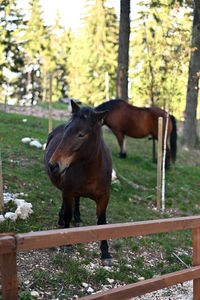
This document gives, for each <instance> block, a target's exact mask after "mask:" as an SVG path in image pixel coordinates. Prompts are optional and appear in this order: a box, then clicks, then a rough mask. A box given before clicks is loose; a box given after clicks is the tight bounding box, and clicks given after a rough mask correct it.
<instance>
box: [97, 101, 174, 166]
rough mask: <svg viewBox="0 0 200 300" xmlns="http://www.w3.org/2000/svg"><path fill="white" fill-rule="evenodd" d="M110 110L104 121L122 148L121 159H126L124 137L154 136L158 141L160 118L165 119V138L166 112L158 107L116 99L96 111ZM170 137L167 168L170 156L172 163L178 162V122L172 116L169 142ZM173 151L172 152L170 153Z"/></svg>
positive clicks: (169, 127)
mask: <svg viewBox="0 0 200 300" xmlns="http://www.w3.org/2000/svg"><path fill="white" fill-rule="evenodd" d="M101 110H108V113H107V114H106V117H105V119H104V124H106V125H107V126H108V127H109V128H110V129H111V130H112V132H113V133H114V134H115V135H116V137H117V140H118V143H119V146H120V153H119V157H120V158H125V157H126V151H125V145H124V136H125V135H127V136H130V137H134V138H144V137H146V136H149V135H151V136H153V138H155V139H158V118H159V117H163V137H164V132H165V126H166V115H167V113H166V111H164V110H162V109H160V108H157V107H150V108H145V107H136V106H133V105H130V104H128V103H127V102H125V101H123V100H120V99H116V100H110V101H107V102H104V103H102V104H101V105H99V106H97V107H96V108H95V111H101ZM169 136H170V148H171V149H169V147H168V144H167V145H166V162H165V166H166V168H168V167H169V165H170V155H171V158H172V161H173V162H175V160H176V149H177V147H176V140H177V133H176V120H175V118H174V117H173V116H172V115H170V116H169V122H168V131H167V140H168V137H169ZM170 150H171V151H170Z"/></svg>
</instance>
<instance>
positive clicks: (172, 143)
mask: <svg viewBox="0 0 200 300" xmlns="http://www.w3.org/2000/svg"><path fill="white" fill-rule="evenodd" d="M170 119H171V121H172V132H171V134H170V152H171V158H172V162H173V163H174V162H175V161H176V152H177V128H176V119H175V117H174V116H172V115H170Z"/></svg>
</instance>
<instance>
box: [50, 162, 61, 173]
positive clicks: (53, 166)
mask: <svg viewBox="0 0 200 300" xmlns="http://www.w3.org/2000/svg"><path fill="white" fill-rule="evenodd" d="M49 169H50V171H51V172H52V173H54V174H58V173H59V169H60V168H59V164H58V163H57V162H55V163H53V164H51V163H50V162H49Z"/></svg>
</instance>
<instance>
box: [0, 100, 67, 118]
mask: <svg viewBox="0 0 200 300" xmlns="http://www.w3.org/2000/svg"><path fill="white" fill-rule="evenodd" d="M0 110H1V111H4V105H2V104H0ZM6 112H8V113H13V114H20V115H25V116H36V117H41V118H46V119H47V118H48V117H49V110H48V109H47V108H43V107H40V106H14V105H12V106H11V105H10V106H7V107H6ZM69 116H70V112H69V111H68V110H67V108H66V111H65V110H61V109H53V119H55V120H66V119H68V118H69Z"/></svg>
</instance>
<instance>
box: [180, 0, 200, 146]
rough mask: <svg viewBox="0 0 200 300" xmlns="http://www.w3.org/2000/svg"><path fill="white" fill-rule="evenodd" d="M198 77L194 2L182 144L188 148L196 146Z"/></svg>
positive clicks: (198, 11)
mask: <svg viewBox="0 0 200 300" xmlns="http://www.w3.org/2000/svg"><path fill="white" fill-rule="evenodd" d="M199 76H200V1H199V0H194V18H193V27H192V51H191V57H190V65H189V74H188V86H187V98H186V110H185V122H184V127H183V137H182V143H183V144H185V145H187V146H188V147H190V148H193V147H195V145H196V144H197V128H196V111H197V103H198V92H199V87H198V85H199Z"/></svg>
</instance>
